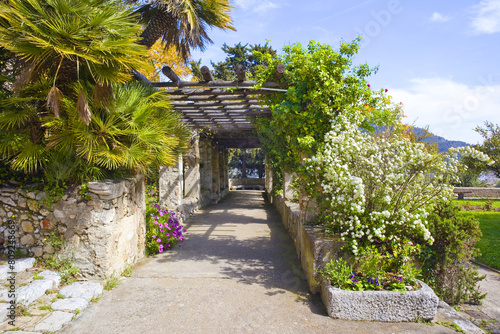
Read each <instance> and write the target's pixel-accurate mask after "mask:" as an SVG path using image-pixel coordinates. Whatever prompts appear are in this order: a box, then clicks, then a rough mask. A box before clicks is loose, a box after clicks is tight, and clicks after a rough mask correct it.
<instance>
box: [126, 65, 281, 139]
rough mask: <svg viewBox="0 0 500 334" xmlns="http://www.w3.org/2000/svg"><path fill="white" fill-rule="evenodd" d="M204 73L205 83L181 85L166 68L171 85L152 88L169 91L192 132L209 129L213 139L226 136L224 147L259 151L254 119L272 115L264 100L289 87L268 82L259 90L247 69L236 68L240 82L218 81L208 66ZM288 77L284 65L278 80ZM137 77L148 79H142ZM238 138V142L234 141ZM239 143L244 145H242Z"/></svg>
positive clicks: (159, 83) (203, 69)
mask: <svg viewBox="0 0 500 334" xmlns="http://www.w3.org/2000/svg"><path fill="white" fill-rule="evenodd" d="M200 70H201V75H202V77H203V81H181V80H180V79H179V76H177V74H175V72H174V71H173V70H172V68H170V67H168V66H164V67H163V68H162V73H163V74H165V75H166V76H167V77H168V78H169V79H170V80H171V81H170V82H153V83H149V84H151V85H152V86H154V87H158V88H166V89H165V92H166V93H167V94H169V96H170V98H171V99H172V105H173V108H174V110H176V111H178V112H179V113H181V114H182V117H181V119H182V120H183V121H185V122H186V124H187V125H188V126H190V127H191V128H193V129H205V130H206V132H209V133H212V134H213V135H214V137H213V138H218V136H224V140H221V143H224V145H228V147H229V146H231V147H240V146H241V145H243V146H246V147H248V145H251V147H257V146H255V145H258V140H257V138H256V137H255V136H254V135H252V132H253V130H255V127H254V125H253V123H252V119H254V118H255V117H259V116H266V115H270V113H271V110H270V109H269V107H268V106H267V105H265V104H263V103H262V102H261V98H262V97H264V96H268V95H270V94H276V93H279V92H285V91H286V90H287V88H288V83H286V82H274V81H268V82H264V83H263V84H261V85H259V86H257V84H258V83H257V82H256V81H252V80H247V75H246V69H245V67H244V66H243V65H237V66H235V74H236V77H237V78H238V80H234V81H220V80H214V78H213V76H212V73H211V72H210V69H209V68H208V67H207V66H202V67H201V68H200ZM284 73H285V67H284V65H281V64H280V65H278V66H277V68H276V72H275V77H276V78H277V79H281V78H283V74H284ZM136 77H138V78H140V79H141V80H143V79H144V78H142V77H141V76H140V75H136ZM143 81H144V80H143ZM256 87H259V88H256ZM234 135H236V136H235V137H234V138H230V137H231V136H234ZM221 138H222V137H221ZM238 141H241V143H242V144H238Z"/></svg>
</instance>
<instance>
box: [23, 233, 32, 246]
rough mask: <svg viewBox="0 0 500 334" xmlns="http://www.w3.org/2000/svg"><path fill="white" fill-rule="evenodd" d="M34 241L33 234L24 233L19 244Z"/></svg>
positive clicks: (27, 243)
mask: <svg viewBox="0 0 500 334" xmlns="http://www.w3.org/2000/svg"><path fill="white" fill-rule="evenodd" d="M34 242H35V239H34V238H33V236H32V235H31V234H26V235H24V236H23V237H22V238H21V244H23V245H26V246H30V245H33V243H34Z"/></svg>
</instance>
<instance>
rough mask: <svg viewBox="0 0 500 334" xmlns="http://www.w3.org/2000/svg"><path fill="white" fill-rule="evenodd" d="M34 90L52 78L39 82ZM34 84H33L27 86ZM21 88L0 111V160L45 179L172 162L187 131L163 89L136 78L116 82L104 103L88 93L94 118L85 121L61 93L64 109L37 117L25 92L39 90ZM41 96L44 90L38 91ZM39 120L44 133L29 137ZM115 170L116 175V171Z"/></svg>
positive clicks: (96, 175) (156, 166)
mask: <svg viewBox="0 0 500 334" xmlns="http://www.w3.org/2000/svg"><path fill="white" fill-rule="evenodd" d="M37 85H39V86H40V89H37V90H38V91H43V89H41V88H42V87H43V86H45V90H48V89H49V88H50V82H49V81H45V82H42V81H40V82H38V83H37ZM29 87H32V86H29ZM29 87H28V88H23V89H22V91H21V96H20V97H16V98H14V100H15V101H13V102H17V103H16V104H15V105H14V104H11V105H10V106H11V107H10V108H7V109H6V110H4V111H3V112H2V113H0V134H1V136H0V160H4V161H8V162H9V164H10V166H11V167H12V168H13V169H15V170H21V171H23V172H26V173H34V172H40V171H43V173H44V175H43V176H44V177H45V179H46V180H65V181H70V182H76V181H80V182H82V181H87V180H89V179H100V178H104V177H109V176H110V175H111V173H113V176H114V177H116V176H117V175H126V176H129V175H131V174H134V173H136V172H137V171H138V170H142V171H147V170H150V169H152V170H155V169H159V166H165V165H171V164H172V163H173V162H174V161H175V157H176V156H177V155H178V154H179V153H182V152H184V151H185V150H186V148H187V142H188V139H189V138H190V131H189V130H188V128H187V127H186V126H185V124H184V123H183V122H182V121H181V120H180V115H179V114H177V113H176V112H174V111H173V110H172V103H171V102H170V100H169V98H168V95H166V94H164V92H163V91H158V90H155V89H154V88H152V87H147V86H144V85H143V84H141V83H138V82H129V83H127V84H114V85H113V91H114V94H113V97H112V98H111V99H110V101H109V102H108V105H107V106H106V107H103V106H102V104H101V103H99V102H97V101H95V100H94V99H93V98H92V97H89V98H88V103H89V108H91V109H92V110H93V117H92V120H91V121H90V122H89V124H88V125H87V124H85V123H84V122H82V121H81V120H80V118H79V114H78V111H77V108H76V104H77V103H78V101H75V99H72V98H69V97H64V98H63V104H64V106H65V110H66V111H67V112H66V113H65V114H63V115H61V117H55V115H53V114H49V115H46V116H45V117H40V115H39V114H38V113H36V108H34V106H36V104H37V102H38V101H37V99H36V98H35V99H34V98H30V99H28V98H26V97H25V96H27V95H29V94H30V93H33V92H36V91H37V90H33V91H30V88H29ZM72 89H73V90H74V92H75V94H76V93H77V92H79V91H80V90H81V89H83V92H84V94H86V95H89V96H90V95H91V94H90V93H91V91H92V89H93V87H92V85H91V84H90V83H87V84H84V85H81V84H76V83H75V84H74V85H73V87H72ZM40 96H41V97H42V98H43V94H40ZM33 122H40V123H42V126H43V128H44V129H46V132H45V135H44V136H43V137H42V140H41V141H40V142H38V143H34V142H33V141H32V140H31V138H30V133H31V128H30V127H31V124H32V123H33ZM117 172H118V174H117Z"/></svg>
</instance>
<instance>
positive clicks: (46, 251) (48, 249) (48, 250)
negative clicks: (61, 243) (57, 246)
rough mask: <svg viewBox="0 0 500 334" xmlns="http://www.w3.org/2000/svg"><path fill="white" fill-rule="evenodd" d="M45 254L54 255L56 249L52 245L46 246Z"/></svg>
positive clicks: (44, 247) (44, 248)
mask: <svg viewBox="0 0 500 334" xmlns="http://www.w3.org/2000/svg"><path fill="white" fill-rule="evenodd" d="M43 252H44V253H48V254H54V247H52V246H51V245H45V246H43Z"/></svg>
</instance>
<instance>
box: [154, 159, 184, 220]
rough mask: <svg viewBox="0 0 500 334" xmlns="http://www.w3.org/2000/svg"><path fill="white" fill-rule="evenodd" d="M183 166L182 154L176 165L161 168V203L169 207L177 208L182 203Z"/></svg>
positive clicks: (159, 182) (159, 185) (159, 186)
mask: <svg viewBox="0 0 500 334" xmlns="http://www.w3.org/2000/svg"><path fill="white" fill-rule="evenodd" d="M182 174H183V167H182V156H181V155H180V156H179V158H178V159H177V162H176V163H175V165H173V166H171V167H165V166H163V167H161V168H160V178H159V181H158V188H159V189H158V190H159V195H160V205H161V206H164V207H167V208H169V209H173V210H177V208H178V207H179V206H180V205H181V203H182V197H183V189H182V187H183V183H184V180H183V175H182Z"/></svg>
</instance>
